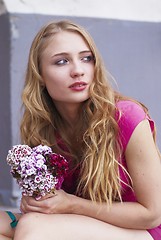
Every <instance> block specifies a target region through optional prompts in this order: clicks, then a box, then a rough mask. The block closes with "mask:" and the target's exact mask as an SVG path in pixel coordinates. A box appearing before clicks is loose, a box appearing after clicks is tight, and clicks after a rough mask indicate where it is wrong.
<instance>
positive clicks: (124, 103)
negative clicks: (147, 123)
mask: <svg viewBox="0 0 161 240" xmlns="http://www.w3.org/2000/svg"><path fill="white" fill-rule="evenodd" d="M116 107H117V109H118V110H119V112H120V113H121V115H122V116H127V117H128V116H131V115H132V114H135V116H136V114H137V116H138V115H139V116H142V117H145V115H146V113H145V110H144V109H143V107H142V106H141V104H140V103H138V102H136V101H133V100H120V101H118V102H117V103H116Z"/></svg>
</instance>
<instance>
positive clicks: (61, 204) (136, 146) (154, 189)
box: [21, 120, 161, 229]
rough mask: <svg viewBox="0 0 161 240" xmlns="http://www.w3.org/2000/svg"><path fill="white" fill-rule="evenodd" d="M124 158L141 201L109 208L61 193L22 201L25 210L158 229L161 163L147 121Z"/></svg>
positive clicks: (115, 204) (143, 123)
mask: <svg viewBox="0 0 161 240" xmlns="http://www.w3.org/2000/svg"><path fill="white" fill-rule="evenodd" d="M125 155H126V162H127V166H128V171H129V174H130V176H131V178H132V180H133V185H134V191H135V194H136V197H137V200H138V202H136V203H135V202H124V203H119V202H114V203H113V204H112V206H111V207H110V208H108V206H107V205H106V204H105V203H104V204H99V203H93V202H91V201H90V200H86V199H82V198H79V197H76V196H73V195H70V194H67V193H65V192H64V191H62V190H59V191H56V195H55V196H52V195H51V196H50V198H46V199H42V200H40V201H36V200H34V199H32V198H23V200H22V206H21V208H22V210H23V211H24V212H29V211H38V212H44V213H69V214H80V215H85V216H89V217H93V218H96V219H99V220H101V221H105V222H108V223H110V224H113V225H116V226H119V227H125V228H133V229H149V228H153V227H156V226H157V225H159V224H160V223H161V204H160V203H161V163H160V158H159V155H158V152H157V150H156V146H155V144H154V141H153V138H152V133H151V130H150V127H149V123H148V121H147V120H145V121H142V122H141V123H140V124H139V125H138V126H137V127H136V129H135V130H134V132H133V134H132V136H131V139H130V141H129V143H128V146H127V149H126V154H125Z"/></svg>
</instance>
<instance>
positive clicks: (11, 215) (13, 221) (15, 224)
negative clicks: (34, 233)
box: [6, 211, 18, 228]
mask: <svg viewBox="0 0 161 240" xmlns="http://www.w3.org/2000/svg"><path fill="white" fill-rule="evenodd" d="M6 213H7V214H8V215H9V217H10V218H11V220H12V222H11V223H10V226H11V228H15V227H16V226H17V223H18V221H17V219H16V217H15V215H14V214H13V213H12V212H10V211H6Z"/></svg>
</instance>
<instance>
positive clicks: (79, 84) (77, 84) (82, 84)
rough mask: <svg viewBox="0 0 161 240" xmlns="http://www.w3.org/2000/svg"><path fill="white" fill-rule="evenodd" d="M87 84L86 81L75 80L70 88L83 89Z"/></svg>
mask: <svg viewBox="0 0 161 240" xmlns="http://www.w3.org/2000/svg"><path fill="white" fill-rule="evenodd" d="M86 86H87V83H85V82H75V83H73V84H72V85H70V86H69V88H70V89H71V90H73V91H83V90H84V89H85V88H86Z"/></svg>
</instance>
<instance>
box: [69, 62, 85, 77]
mask: <svg viewBox="0 0 161 240" xmlns="http://www.w3.org/2000/svg"><path fill="white" fill-rule="evenodd" d="M83 75H84V70H83V67H82V64H81V62H74V63H73V64H72V68H71V76H72V77H78V76H83Z"/></svg>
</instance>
